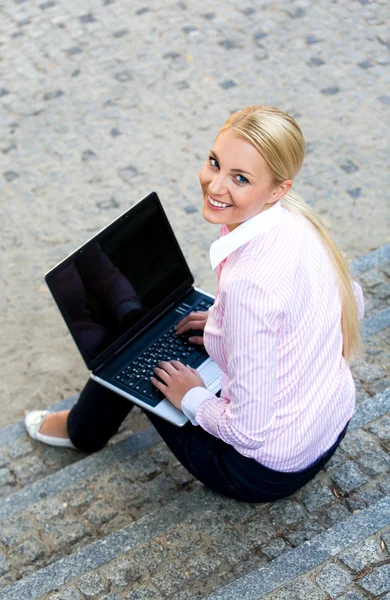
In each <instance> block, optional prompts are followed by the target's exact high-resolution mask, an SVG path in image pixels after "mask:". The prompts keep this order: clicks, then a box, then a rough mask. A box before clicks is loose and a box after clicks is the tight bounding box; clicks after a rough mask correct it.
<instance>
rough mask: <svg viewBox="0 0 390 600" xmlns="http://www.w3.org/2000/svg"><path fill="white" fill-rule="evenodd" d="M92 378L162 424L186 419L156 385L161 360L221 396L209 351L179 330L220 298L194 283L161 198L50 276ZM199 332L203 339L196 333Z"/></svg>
mask: <svg viewBox="0 0 390 600" xmlns="http://www.w3.org/2000/svg"><path fill="white" fill-rule="evenodd" d="M45 280H46V283H47V285H48V287H49V289H50V291H51V293H52V295H53V297H54V300H55V301H56V303H57V305H58V308H59V310H60V312H61V314H62V316H63V318H64V320H65V323H66V325H67V327H68V329H69V331H70V333H71V335H72V337H73V339H74V341H75V343H76V345H77V347H78V349H79V351H80V353H81V355H82V357H83V359H84V361H85V363H86V365H87V367H88V369H89V370H90V371H91V375H90V376H91V378H92V379H93V380H94V381H97V382H98V383H100V384H101V385H103V386H105V387H106V388H108V389H110V390H112V391H114V392H116V393H118V394H120V395H121V396H123V397H124V398H127V399H128V400H129V401H131V402H133V403H134V404H137V405H139V406H140V407H142V408H143V409H146V410H148V411H150V412H152V413H155V414H156V415H159V416H160V417H162V418H163V419H166V420H167V421H170V422H171V423H174V424H175V425H177V426H183V425H185V423H186V422H187V421H188V419H187V417H186V416H185V415H184V414H183V413H182V412H181V411H179V410H178V409H176V408H175V407H174V406H173V405H172V404H171V403H170V402H169V401H168V400H167V399H166V398H165V397H164V396H163V394H162V393H161V392H160V391H159V390H157V388H155V387H154V386H153V385H152V383H151V382H150V377H151V376H152V375H153V374H154V373H153V369H154V367H155V366H156V365H157V362H159V361H160V360H179V361H181V362H183V363H184V364H188V365H190V366H192V367H193V368H195V369H197V370H198V372H199V374H200V376H201V377H202V379H203V381H204V383H205V385H206V387H207V388H208V389H209V390H210V391H212V392H213V393H217V392H218V391H219V390H220V376H221V371H220V369H219V367H218V366H217V365H216V363H215V362H214V361H212V360H211V358H210V357H209V356H208V354H207V352H206V350H205V348H204V347H203V346H200V345H195V344H192V343H191V342H189V340H188V338H189V337H191V336H193V335H197V332H194V331H190V332H187V333H185V334H183V335H181V336H178V335H177V334H176V333H175V331H174V326H175V325H176V324H177V323H178V322H179V321H180V320H181V319H182V318H183V317H184V316H185V315H187V314H188V313H190V312H192V311H207V310H208V309H209V308H210V306H211V305H212V304H213V300H214V297H213V296H212V295H210V294H208V293H207V292H204V291H203V290H201V289H199V288H196V287H194V286H193V283H194V278H193V276H192V274H191V271H190V269H189V267H188V264H187V262H186V260H185V258H184V256H183V253H182V251H181V249H180V247H179V244H178V242H177V240H176V237H175V235H174V233H173V230H172V227H171V226H170V224H169V221H168V218H167V216H166V214H165V212H164V210H163V207H162V205H161V202H160V200H159V198H158V196H157V194H156V193H155V192H152V193H151V194H149V195H148V196H146V197H145V198H143V199H142V200H140V201H139V202H137V203H136V204H135V205H134V206H132V207H131V208H130V209H129V210H127V211H126V212H125V213H124V214H122V215H121V216H120V217H118V218H117V219H116V220H115V221H113V222H112V223H110V224H109V225H108V226H107V227H105V228H104V229H103V230H102V231H100V232H99V233H98V234H97V235H95V236H94V237H92V238H91V239H90V240H88V241H87V242H86V243H85V244H84V245H83V246H81V247H80V248H78V249H77V250H76V251H75V252H73V253H72V254H71V255H69V256H68V257H67V258H65V260H63V261H62V262H61V263H60V264H58V265H57V266H56V267H54V268H53V269H52V270H50V271H49V272H48V273H47V274H46V275H45ZM198 334H199V333H198Z"/></svg>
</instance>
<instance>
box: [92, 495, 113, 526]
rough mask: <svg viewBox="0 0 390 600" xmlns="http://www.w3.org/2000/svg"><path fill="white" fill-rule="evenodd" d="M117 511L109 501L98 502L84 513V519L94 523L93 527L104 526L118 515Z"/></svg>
mask: <svg viewBox="0 0 390 600" xmlns="http://www.w3.org/2000/svg"><path fill="white" fill-rule="evenodd" d="M117 514H118V513H117V511H116V510H115V509H114V508H113V507H112V506H111V504H110V503H109V502H108V501H107V500H98V501H97V502H95V503H93V504H92V506H90V507H89V509H88V510H87V511H85V513H84V517H85V518H86V519H87V521H89V522H90V523H92V525H97V526H98V525H103V523H107V521H110V520H111V519H113V518H114V517H115V516H116V515H117Z"/></svg>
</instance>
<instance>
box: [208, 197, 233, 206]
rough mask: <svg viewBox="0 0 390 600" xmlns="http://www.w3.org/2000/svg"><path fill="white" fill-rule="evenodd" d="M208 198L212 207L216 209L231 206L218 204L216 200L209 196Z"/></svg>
mask: <svg viewBox="0 0 390 600" xmlns="http://www.w3.org/2000/svg"><path fill="white" fill-rule="evenodd" d="M207 198H208V201H209V204H211V206H214V207H215V208H229V207H230V206H231V204H224V203H223V202H217V201H216V200H214V198H211V196H209V195H208V194H207Z"/></svg>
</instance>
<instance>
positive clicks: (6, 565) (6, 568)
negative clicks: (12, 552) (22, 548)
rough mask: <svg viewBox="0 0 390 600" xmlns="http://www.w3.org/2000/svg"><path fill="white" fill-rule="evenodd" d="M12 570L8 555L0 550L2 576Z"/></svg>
mask: <svg viewBox="0 0 390 600" xmlns="http://www.w3.org/2000/svg"><path fill="white" fill-rule="evenodd" d="M9 570H10V565H9V563H8V560H7V557H6V556H5V555H4V554H3V553H2V552H0V576H2V575H5V574H6V573H8V571H9Z"/></svg>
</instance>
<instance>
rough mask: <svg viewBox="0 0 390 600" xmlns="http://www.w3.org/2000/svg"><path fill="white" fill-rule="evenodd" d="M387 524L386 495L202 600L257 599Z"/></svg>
mask: <svg viewBox="0 0 390 600" xmlns="http://www.w3.org/2000/svg"><path fill="white" fill-rule="evenodd" d="M388 525H390V496H387V497H386V498H384V499H383V500H381V501H380V502H378V503H376V504H375V505H373V506H371V507H369V508H366V509H364V510H362V511H361V512H359V513H358V514H356V515H352V516H351V517H350V518H349V519H347V520H346V521H343V522H341V523H337V524H336V525H334V527H332V528H331V529H328V531H326V532H324V533H321V534H320V535H318V536H316V537H315V538H313V539H312V540H310V541H307V542H305V543H304V544H302V546H299V547H297V548H294V549H292V550H290V551H289V552H286V553H284V554H283V555H281V556H280V557H278V558H276V559H274V560H273V561H272V562H271V563H270V564H269V565H268V566H266V567H264V568H262V569H260V570H258V571H256V572H252V573H249V575H246V576H244V577H242V578H240V579H237V580H236V581H235V582H234V583H232V584H230V585H228V586H227V587H226V588H224V589H221V590H219V591H218V592H215V593H213V594H211V595H210V596H207V598H205V599H204V600H237V598H240V600H258V599H259V598H261V597H263V596H264V595H266V594H269V593H270V592H272V591H274V590H276V589H277V588H279V587H281V586H282V585H283V584H285V583H287V582H289V581H292V580H293V579H296V578H297V577H299V576H300V575H303V574H304V573H306V572H307V571H310V570H311V569H313V568H314V567H316V566H319V565H320V564H321V563H323V562H325V561H327V560H329V559H330V558H332V557H333V556H335V555H336V554H338V553H339V552H341V551H343V550H346V549H347V548H348V547H350V546H352V545H353V544H356V543H357V542H360V541H363V540H364V539H366V538H367V537H368V536H370V535H372V534H373V533H376V532H377V531H379V530H380V529H383V528H384V527H386V526H388ZM0 599H1V595H0ZM7 600H8V599H7Z"/></svg>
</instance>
